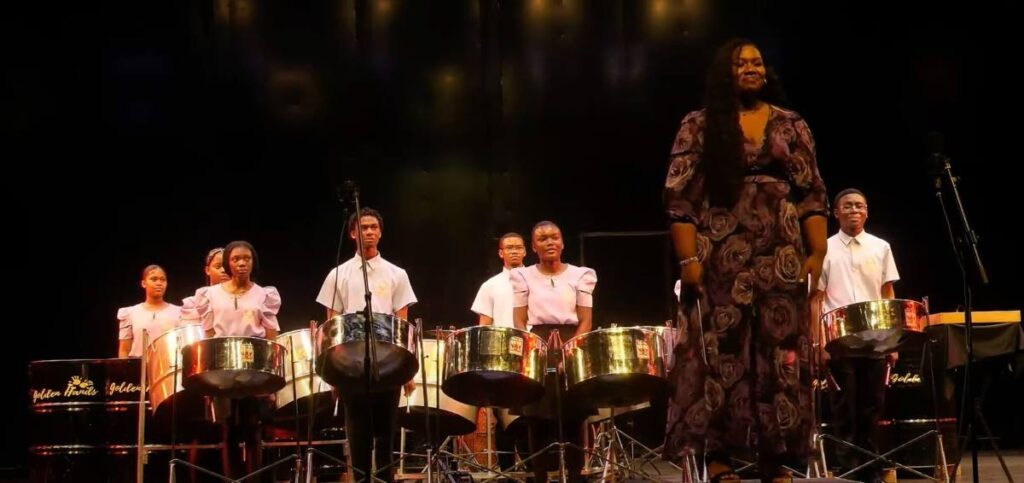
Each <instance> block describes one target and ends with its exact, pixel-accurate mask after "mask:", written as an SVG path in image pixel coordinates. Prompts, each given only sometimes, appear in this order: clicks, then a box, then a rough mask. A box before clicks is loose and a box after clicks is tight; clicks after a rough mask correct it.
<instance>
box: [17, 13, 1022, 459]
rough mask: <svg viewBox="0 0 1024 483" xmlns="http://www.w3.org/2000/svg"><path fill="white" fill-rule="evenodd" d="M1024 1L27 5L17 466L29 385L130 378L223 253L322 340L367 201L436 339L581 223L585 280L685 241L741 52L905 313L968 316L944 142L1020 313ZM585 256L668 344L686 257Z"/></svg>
mask: <svg viewBox="0 0 1024 483" xmlns="http://www.w3.org/2000/svg"><path fill="white" fill-rule="evenodd" d="M1011 3H1012V2H1009V1H1002V2H1000V1H991V2H976V3H964V2H957V3H950V4H948V5H947V4H945V3H936V2H879V1H862V2H819V1H806V2H797V1H773V2H770V1H753V0H752V1H739V0H732V1H710V0H682V1H673V0H649V1H636V2H611V1H607V2H598V1H593V2H584V1H581V0H561V1H557V0H531V1H523V2H503V1H497V0H479V1H450V2H445V1H397V0H376V1H371V0H338V1H308V0H300V1H291V2H281V1H276V2H275V1H257V0H205V1H199V0H192V1H145V2H92V3H87V4H81V3H79V4H73V5H72V4H69V5H57V4H51V3H43V2H16V3H12V4H11V5H9V6H7V8H6V10H7V11H8V12H7V13H6V14H5V15H3V20H2V25H3V28H2V29H0V30H2V31H3V36H4V40H5V41H4V42H3V51H4V53H5V55H4V61H3V66H4V68H3V72H4V73H3V74H2V79H3V88H2V90H0V92H2V93H3V94H2V95H3V111H4V115H3V116H2V117H0V123H2V126H3V131H4V132H5V134H7V136H5V137H7V138H8V139H10V141H9V142H7V143H4V147H3V158H4V161H5V162H4V164H5V165H6V175H5V176H4V177H3V179H4V182H3V183H4V190H3V192H4V197H5V201H6V202H5V207H6V209H5V215H6V216H5V218H7V219H8V222H7V223H6V225H7V226H8V229H7V230H5V231H6V235H5V236H4V238H5V239H6V242H7V243H5V246H6V255H7V256H6V261H7V263H5V264H4V265H5V266H6V268H7V270H5V272H6V278H7V280H6V282H5V287H6V289H5V292H6V306H7V307H8V308H9V309H11V308H13V310H8V311H7V315H8V318H7V320H6V321H5V325H6V326H7V327H8V328H10V329H13V331H11V332H8V333H9V334H10V335H9V336H8V337H9V338H8V344H7V347H6V348H5V349H4V350H3V351H2V352H3V354H4V367H5V369H6V370H5V372H4V376H5V378H4V379H5V380H4V383H3V387H4V388H5V389H6V395H7V397H6V398H4V406H3V413H2V414H3V415H4V418H5V420H4V422H3V423H2V424H3V426H4V430H3V433H4V434H5V436H4V437H3V440H4V446H3V448H2V450H3V451H2V453H0V458H2V459H0V466H2V467H6V468H10V467H13V468H18V467H21V466H22V465H23V464H24V458H25V433H26V431H28V430H29V429H28V428H27V427H26V419H27V416H26V414H27V413H26V405H27V401H26V398H25V389H26V386H27V384H26V364H27V362H28V361H30V360H35V359H47V358H81V357H107V356H113V355H114V354H116V334H117V332H116V328H117V327H116V321H115V319H114V314H115V312H116V310H117V308H118V307H121V306H126V305H131V304H134V303H137V302H138V301H139V300H140V298H141V296H142V292H141V289H139V287H138V284H137V279H138V272H139V271H140V270H141V269H142V267H143V266H145V265H146V264H149V263H159V264H162V265H163V266H165V267H166V268H167V270H168V273H169V277H170V284H171V286H170V290H169V295H170V298H171V299H172V300H174V301H178V300H180V299H181V298H182V297H184V296H186V295H188V294H190V293H191V292H192V291H194V290H195V288H197V287H198V286H200V284H201V283H202V280H203V275H202V264H203V257H204V255H205V253H206V251H207V250H208V249H209V248H211V247H214V246H218V245H223V244H225V243H226V242H228V241H230V240H233V239H246V240H249V241H251V242H252V243H253V244H254V245H255V246H256V248H257V250H258V253H259V256H260V261H261V263H262V267H261V268H262V271H261V273H260V274H259V279H258V280H259V282H260V283H262V284H266V285H275V286H277V287H278V288H279V289H280V291H281V293H282V296H283V299H284V305H283V309H282V312H281V317H280V320H281V324H282V328H283V330H288V329H291V328H297V327H299V326H300V325H302V324H305V323H307V322H308V321H309V320H310V319H312V318H319V317H322V310H321V309H320V308H319V306H317V305H316V304H315V303H314V300H313V299H314V297H315V295H316V293H317V290H318V289H319V287H320V284H321V282H322V281H323V278H324V275H325V274H326V273H327V271H328V270H329V269H330V268H331V267H333V265H334V261H335V247H336V243H337V237H338V231H339V225H340V222H341V219H342V218H341V217H342V206H341V205H340V204H339V203H338V201H337V200H336V194H335V191H336V187H337V186H338V185H339V184H340V183H341V182H342V181H344V180H346V179H352V180H355V181H356V182H358V184H359V185H360V186H361V187H362V190H363V196H364V198H363V199H364V203H365V204H367V205H370V206H373V207H376V208H378V209H380V210H381V211H382V212H383V213H384V217H385V222H384V236H383V240H382V245H381V250H382V253H383V254H384V256H385V257H386V258H388V259H389V260H391V261H392V262H395V263H396V264H398V265H400V266H402V267H404V268H405V269H407V270H408V272H409V274H410V277H411V280H412V284H413V287H414V289H415V291H416V294H417V296H418V297H419V300H420V303H419V304H417V305H416V306H414V307H413V309H412V311H411V315H412V316H413V317H422V318H423V319H424V320H425V321H426V322H427V323H428V324H429V325H433V324H443V325H449V324H450V325H460V326H461V325H468V324H470V323H472V321H473V320H474V317H473V316H472V315H471V313H470V312H469V310H468V307H469V305H470V302H471V301H472V298H473V296H474V294H475V291H476V289H477V287H478V286H479V284H480V283H481V282H483V281H484V280H485V279H486V278H487V277H488V276H489V275H490V274H492V273H493V272H495V271H496V270H497V269H498V267H499V264H498V260H497V258H496V254H495V246H494V243H495V242H494V241H495V238H496V237H497V236H498V235H500V234H501V233H503V232H506V231H510V230H516V231H521V232H526V231H527V230H529V227H530V226H531V225H532V223H533V222H536V221H538V220H541V219H551V220H555V221H556V222H558V223H559V224H560V225H561V226H562V228H563V231H564V233H565V235H566V239H567V244H566V245H567V246H566V259H567V260H568V261H570V262H573V263H576V262H578V260H579V256H580V255H579V254H580V235H581V233H585V232H592V231H640V230H661V229H664V228H665V223H664V219H663V214H662V210H661V206H660V193H661V184H662V182H663V179H664V176H665V169H666V166H667V165H666V160H667V154H668V150H669V148H670V146H671V143H672V140H673V136H674V134H675V131H676V129H677V127H678V124H679V121H680V119H681V118H682V116H683V115H684V114H685V113H686V112H688V111H690V110H693V109H697V108H699V104H700V98H701V93H702V86H703V78H704V72H705V68H706V66H707V65H708V62H709V59H710V55H711V52H712V51H713V49H714V48H715V47H716V46H717V45H719V44H720V43H722V42H723V41H724V40H726V39H727V38H729V37H732V36H736V35H742V36H748V37H751V38H753V39H754V40H756V41H757V42H758V43H759V44H760V45H761V47H762V51H763V53H764V54H765V56H766V57H767V60H768V62H769V63H770V64H771V65H773V66H774V67H775V68H776V69H777V70H778V72H779V74H780V75H781V76H782V79H783V82H784V84H785V87H786V90H787V91H788V94H789V99H790V107H792V108H793V109H795V110H797V111H799V112H800V113H802V114H803V115H804V116H805V117H806V118H807V120H808V122H809V124H810V126H811V129H812V131H813V132H814V134H815V137H816V140H817V146H818V162H819V167H820V169H821V172H822V175H823V176H824V178H825V181H826V184H827V185H828V187H829V192H830V193H831V194H834V193H836V192H838V190H840V189H842V188H845V187H850V186H855V187H859V188H861V189H862V190H864V191H865V192H866V193H867V194H868V198H869V201H870V205H871V219H870V220H869V222H868V224H869V227H868V228H869V231H871V232H873V233H875V234H877V235H879V236H881V237H883V238H885V239H887V240H889V241H890V242H891V243H892V245H893V249H894V252H895V255H896V257H897V263H898V265H899V268H900V272H901V274H902V276H903V278H902V281H901V282H900V283H899V284H898V285H897V294H898V295H899V296H902V297H907V298H920V297H922V296H929V297H930V298H931V305H932V308H933V311H946V310H954V309H956V308H957V306H958V305H959V304H960V303H961V302H960V300H961V297H960V281H959V275H958V272H957V269H956V265H955V262H954V260H953V259H952V258H951V250H950V244H949V241H948V238H947V236H946V234H945V231H944V225H943V222H942V218H941V215H940V211H939V207H938V205H937V203H936V201H935V197H934V188H933V185H932V179H931V178H929V177H928V176H927V174H926V167H925V158H926V155H927V151H926V149H925V143H924V138H925V135H926V133H928V132H929V131H937V132H939V133H941V134H942V135H943V136H944V138H945V140H946V152H947V153H948V154H949V155H950V156H951V157H952V162H953V167H954V170H955V172H956V173H957V174H958V175H961V176H962V177H963V183H962V187H961V188H962V194H963V197H964V199H965V200H966V203H967V208H968V214H969V215H971V218H972V221H973V223H974V224H975V227H976V230H977V232H978V234H979V236H980V238H981V249H982V254H983V256H984V259H985V260H986V261H987V264H988V269H989V273H990V276H991V279H992V284H991V286H989V287H986V288H983V289H979V290H978V293H977V304H976V308H977V309H988V310H993V309H1020V308H1021V303H1020V302H1021V296H1020V293H1021V289H1022V284H1021V282H1020V279H1019V273H1020V269H1021V261H1020V257H1019V249H1020V242H1019V238H1018V235H1016V233H1014V234H1013V235H1011V231H1010V230H1015V231H1016V230H1018V229H1019V226H1018V225H1019V224H1018V223H1016V221H1017V220H1019V219H1020V202H1019V198H1020V195H1019V193H1020V191H1019V190H1020V188H1019V187H1020V184H1021V181H1020V178H1019V176H1018V173H1019V171H1020V170H1019V169H1018V168H1017V165H1018V164H1019V163H1020V162H1021V159H1020V156H1019V145H1020V139H1019V138H1020V134H1019V125H1018V124H1019V123H1017V122H1014V121H1012V119H1018V118H1019V111H1018V110H1017V109H1019V107H1020V106H1019V102H1018V101H1017V100H1016V98H1019V96H1020V90H1021V82H1020V74H1018V73H1017V72H1018V71H1019V67H1020V66H1019V65H1017V64H1020V49H1019V47H1018V46H1017V45H1015V42H1013V40H1014V39H1016V37H1017V31H1018V30H1019V26H1018V25H1017V18H1018V17H1016V16H1015V15H1012V14H1011V12H1010V10H1011V8H1010V5H1011ZM1014 106H1016V107H1014ZM1005 116H1010V119H1011V121H1005V120H1003V118H1004V117H1005ZM831 230H832V231H834V230H835V224H834V223H833V224H832V228H831ZM584 248H585V252H584V253H585V256H586V261H587V263H588V264H589V265H590V266H593V267H594V268H596V270H597V272H598V275H599V277H600V279H601V282H600V283H599V284H598V292H597V302H596V303H597V307H596V310H595V318H596V321H597V322H598V325H605V324H608V323H610V322H641V321H643V322H647V323H658V322H659V321H662V320H665V319H666V318H668V317H669V316H670V314H671V303H670V295H669V291H670V288H671V282H672V280H674V278H672V277H673V276H672V275H671V272H669V271H668V269H667V268H666V265H667V264H670V263H672V262H671V259H670V258H668V256H667V254H668V253H669V252H667V251H666V248H665V242H664V240H662V239H658V238H629V239H604V238H593V239H590V238H588V239H587V241H586V244H585V246H584ZM351 253H352V250H351V247H350V246H346V248H345V256H346V257H347V256H351ZM531 260H533V258H532V257H531ZM603 308H607V309H603ZM1009 385H1010V388H1009V389H1008V390H1007V391H1008V392H1005V393H1004V394H1005V396H1004V398H1003V399H1004V402H1003V403H999V402H998V401H997V402H996V403H995V404H996V406H995V409H993V411H996V410H998V411H999V412H998V417H999V419H998V420H996V419H995V416H993V421H992V422H993V423H994V426H995V427H996V430H997V432H999V433H1000V434H1001V435H1002V436H1003V437H1004V438H1005V440H1004V443H1005V444H1008V445H1013V444H1016V445H1020V444H1021V442H1022V440H1021V434H1024V423H1022V419H1024V416H1022V415H1021V412H1020V410H1019V405H1018V406H1017V408H1018V409H1013V408H1012V407H1010V406H1009V402H1008V401H1009V400H1013V399H1014V398H1015V399H1016V400H1017V401H1019V400H1020V398H1021V397H1022V396H1024V391H1022V390H1021V387H1020V386H1021V385H1022V384H1021V383H1020V381H1019V379H1018V380H1016V381H1012V384H1009ZM1006 398H1010V399H1008V400H1007V399H1006ZM999 404H1002V405H1001V406H1000V405H999ZM15 471H17V470H15Z"/></svg>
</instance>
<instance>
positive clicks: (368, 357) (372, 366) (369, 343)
mask: <svg viewBox="0 0 1024 483" xmlns="http://www.w3.org/2000/svg"><path fill="white" fill-rule="evenodd" d="M352 199H353V201H354V202H355V205H356V226H355V230H356V247H357V251H358V252H359V261H360V263H362V269H363V291H364V294H365V301H366V307H364V308H363V318H364V320H363V332H364V333H365V334H366V336H365V340H366V351H365V354H364V356H363V368H364V369H365V370H366V392H370V390H371V389H372V388H373V383H375V382H377V381H378V380H380V374H379V373H378V372H377V345H376V344H375V342H376V341H375V340H374V339H375V337H374V333H373V309H372V307H371V305H370V304H371V300H372V298H373V294H372V293H371V292H370V278H369V274H367V273H366V253H364V252H363V230H362V223H361V221H362V217H363V216H362V208H361V207H360V206H359V188H358V187H356V188H354V189H353V190H352Z"/></svg>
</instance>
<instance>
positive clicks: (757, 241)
mask: <svg viewBox="0 0 1024 483" xmlns="http://www.w3.org/2000/svg"><path fill="white" fill-rule="evenodd" d="M704 126H705V115H704V111H695V112H691V113H690V114H688V115H687V116H686V117H685V118H684V119H683V121H682V126H681V127H680V129H679V132H678V134H677V135H676V139H675V143H674V144H673V147H672V154H671V164H670V166H669V170H668V176H667V178H666V181H665V192H664V198H665V208H666V211H667V214H668V218H669V221H670V223H677V222H683V223H693V224H694V225H696V226H697V228H698V235H697V245H698V250H697V256H698V258H699V260H700V262H701V264H702V266H703V268H704V282H703V283H704V295H703V296H702V297H700V299H701V300H700V302H701V303H700V308H701V309H702V310H700V311H699V313H700V314H701V315H702V317H698V315H697V314H698V310H697V307H696V305H697V304H688V305H687V306H686V307H684V308H683V314H684V317H682V320H681V322H680V337H679V340H678V341H677V343H676V347H675V363H674V366H673V367H672V370H671V373H670V377H671V380H672V381H673V384H674V388H673V393H672V398H671V400H670V402H669V414H668V424H667V427H666V440H665V444H666V447H665V456H666V457H667V458H670V459H676V458H678V457H680V456H682V455H683V454H684V453H687V452H690V451H693V452H696V453H697V454H700V453H702V452H705V451H709V452H710V451H724V452H727V453H729V454H734V455H736V454H743V453H746V452H747V451H749V449H750V448H756V449H757V450H758V451H759V452H760V454H761V457H762V458H765V457H767V458H772V457H777V456H786V457H790V458H799V459H803V458H806V456H807V455H808V454H809V451H810V435H811V430H812V425H813V422H812V414H811V408H812V406H811V390H810V387H811V386H810V384H811V375H810V360H809V357H810V355H811V345H810V326H809V323H808V318H809V314H808V310H807V284H806V282H805V283H800V282H799V279H800V277H801V273H800V271H801V268H802V267H803V264H804V261H805V258H806V255H807V252H806V250H805V246H804V240H803V235H802V230H801V223H802V221H803V219H804V218H806V217H809V216H814V215H821V216H828V201H827V198H826V194H825V185H824V182H823V181H822V179H821V176H820V174H819V173H818V168H817V164H816V161H815V153H814V139H813V137H812V136H811V131H810V129H809V128H808V127H807V123H806V122H804V120H803V119H802V118H801V117H800V116H799V115H798V114H796V113H795V112H792V111H787V110H784V109H781V108H778V107H775V106H772V107H771V111H770V114H769V117H768V123H767V125H766V127H765V131H764V136H763V138H762V140H761V142H760V143H759V144H754V143H752V142H750V141H745V142H744V146H743V149H744V154H745V159H746V162H747V172H746V176H745V178H744V182H743V184H742V188H741V189H742V191H741V192H740V194H739V196H737V200H736V202H735V205H734V206H732V207H725V206H710V203H709V201H708V197H707V196H706V193H705V192H704V179H703V174H702V173H701V170H700V169H698V165H699V164H700V163H701V162H702V161H703V159H702V158H703V131H704ZM702 352H704V354H702Z"/></svg>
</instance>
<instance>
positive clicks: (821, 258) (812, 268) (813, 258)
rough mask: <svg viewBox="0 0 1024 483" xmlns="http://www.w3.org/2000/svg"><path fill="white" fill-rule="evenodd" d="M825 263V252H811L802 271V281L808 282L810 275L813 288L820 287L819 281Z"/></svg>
mask: <svg viewBox="0 0 1024 483" xmlns="http://www.w3.org/2000/svg"><path fill="white" fill-rule="evenodd" d="M824 264H825V254H824V253H811V254H810V255H809V256H808V257H807V260H806V261H805V262H804V269H803V272H801V274H802V275H801V277H800V283H807V277H808V275H809V276H810V277H811V288H812V289H817V288H818V281H819V280H821V267H822V265H824Z"/></svg>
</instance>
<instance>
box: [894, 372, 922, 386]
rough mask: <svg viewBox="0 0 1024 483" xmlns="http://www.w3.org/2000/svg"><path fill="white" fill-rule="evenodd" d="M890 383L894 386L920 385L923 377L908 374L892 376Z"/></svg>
mask: <svg viewBox="0 0 1024 483" xmlns="http://www.w3.org/2000/svg"><path fill="white" fill-rule="evenodd" d="M889 382H890V383H892V384H920V383H921V375H920V374H913V373H909V372H908V373H906V374H892V375H890V376H889Z"/></svg>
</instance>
